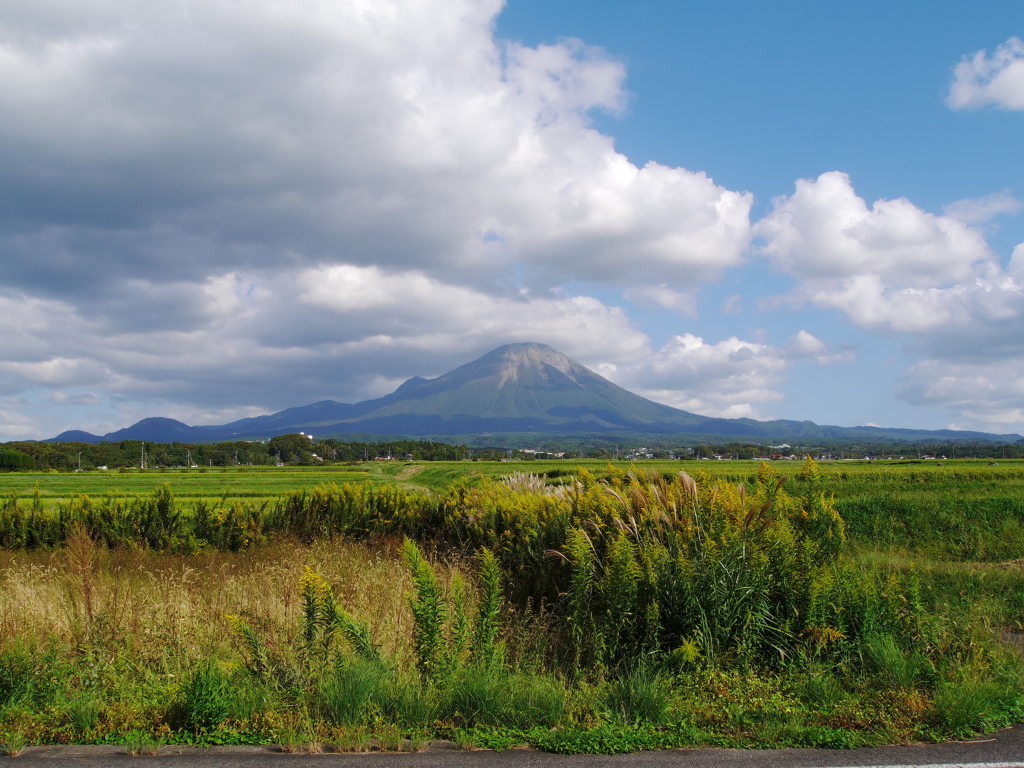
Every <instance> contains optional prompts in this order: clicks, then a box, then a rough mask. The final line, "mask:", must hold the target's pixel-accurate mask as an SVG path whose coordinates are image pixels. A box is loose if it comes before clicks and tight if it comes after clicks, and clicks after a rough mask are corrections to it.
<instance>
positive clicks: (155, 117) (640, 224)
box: [0, 0, 751, 296]
mask: <svg viewBox="0 0 1024 768" xmlns="http://www.w3.org/2000/svg"><path fill="white" fill-rule="evenodd" d="M40 5H41V10H37V9H36V8H35V4H25V3H17V4H16V5H15V7H14V8H13V9H12V8H8V9H7V11H6V12H5V13H4V14H3V16H2V17H0V109H2V110H3V113H4V115H5V120H4V123H3V126H0V142H2V144H3V146H4V147H5V148H6V150H7V151H5V152H4V153H3V155H2V156H0V157H2V158H3V160H0V179H2V181H0V185H2V186H4V187H6V188H7V190H8V192H10V191H12V190H15V189H16V190H17V194H16V195H15V194H8V195H6V197H7V198H9V199H11V200H15V201H16V203H15V204H14V205H12V206H9V207H8V209H7V210H6V211H5V214H4V219H5V222H6V223H5V225H4V226H3V228H2V229H0V235H3V234H6V240H7V242H6V243H5V244H6V245H7V246H8V247H7V248H6V251H7V252H9V253H11V254H12V258H10V259H8V260H5V265H4V268H3V277H5V278H6V280H7V281H9V282H10V283H14V284H16V285H19V286H26V287H29V286H31V287H33V288H34V289H35V290H39V291H47V292H49V293H50V294H51V295H63V296H67V295H70V294H72V293H77V292H80V291H83V290H85V288H86V287H87V288H88V289H89V290H94V291H95V290H102V287H103V286H104V285H107V284H109V283H110V282H111V281H112V280H113V279H115V276H117V277H119V278H125V277H129V278H136V279H154V278H156V277H159V278H160V279H162V280H174V279H185V280H197V279H204V278H206V277H209V276H210V275H212V274H216V273H218V272H220V271H226V270H231V269H236V268H241V267H247V268H252V267H254V266H259V267H263V268H267V267H273V266H274V265H309V264H316V263H321V262H331V263H352V264H361V265H368V264H374V265H383V266H389V267H391V268H396V269H408V268H421V269H425V268H428V267H429V269H430V270H432V272H433V273H434V274H435V275H437V276H443V277H444V278H445V279H446V280H449V281H458V282H462V283H464V284H468V283H471V282H474V283H476V284H478V285H482V284H485V283H486V282H488V281H491V280H493V279H494V277H495V273H496V272H498V273H500V272H501V271H502V270H510V269H512V268H513V267H516V268H517V275H519V277H520V279H523V278H522V275H523V271H522V269H521V268H519V267H520V266H521V265H522V264H524V263H525V264H527V265H530V266H531V267H532V268H533V269H532V271H530V272H529V278H530V279H534V280H536V281H537V282H538V284H539V283H544V284H545V285H546V286H550V285H553V284H557V283H559V282H561V281H564V280H567V279H577V278H578V277H579V275H580V273H581V272H586V274H587V277H588V278H589V279H592V280H593V279H596V280H609V281H615V280H620V279H622V278H623V277H624V276H626V275H634V274H637V273H639V272H641V271H644V270H650V269H657V270H658V271H659V272H660V273H661V274H663V275H665V276H666V277H673V278H675V279H689V280H694V279H696V280H704V279H709V278H713V277H714V276H716V275H718V274H719V273H720V272H721V270H722V269H723V268H726V267H728V266H730V265H734V264H737V263H739V259H740V254H741V252H742V250H743V248H744V247H745V245H746V242H747V238H748V234H749V233H748V212H749V208H750V204H751V199H750V197H749V195H743V194H739V193H735V192H731V191H729V190H726V189H724V188H722V187H719V186H716V185H715V184H714V183H713V182H712V181H711V180H710V179H708V178H707V177H706V176H705V175H704V174H702V173H694V172H690V171H687V170H684V169H680V168H667V167H664V166H660V165H657V164H654V163H651V164H648V165H647V166H645V167H643V168H638V167H636V166H634V165H633V164H632V163H630V162H629V161H628V159H626V158H625V157H624V156H623V155H621V154H618V153H617V152H616V151H615V149H614V146H613V143H612V141H611V139H610V138H609V137H607V136H603V135H601V134H599V133H597V132H596V131H594V130H592V129H591V128H590V127H589V118H588V114H589V112H590V111H591V110H594V109H605V110H618V109H621V107H622V104H623V101H624V91H623V88H622V83H623V79H624V76H625V72H624V69H623V67H622V66H621V64H619V63H618V62H616V61H614V60H611V59H610V58H609V57H607V56H606V55H605V54H604V53H603V52H602V51H600V50H599V49H595V48H591V47H587V46H585V45H583V44H582V43H580V42H578V41H567V42H564V43H560V44H557V45H546V46H540V47H538V48H527V47H523V46H520V45H512V44H508V45H503V44H501V43H500V42H499V41H496V40H495V39H494V38H493V36H492V24H493V19H494V17H495V15H496V14H497V13H498V11H499V10H500V7H501V3H500V2H497V1H496V0H486V1H481V0H455V1H454V2H451V1H450V0H446V1H445V2H440V0H435V1H434V2H411V0H391V1H390V2H387V1H382V2H380V3H374V4H373V5H372V7H371V6H369V5H367V4H362V3H349V4H338V3H334V2H328V1H327V0H316V1H315V2H311V3H304V4H302V6H301V7H299V6H294V7H292V6H287V5H281V4H280V3H274V2H271V1H270V0H255V1H254V2H252V3H248V4H246V6H245V9H244V11H243V10H242V9H241V8H239V7H238V6H237V4H235V3H232V2H229V0H210V1H209V2H203V3H194V2H177V0H175V1H174V2H170V0H157V2H154V3H146V4H136V3H115V2H113V0H110V2H109V5H108V4H104V6H105V10H109V9H110V8H116V11H114V12H110V13H104V12H100V13H97V14H96V16H95V17H87V15H84V14H81V13H78V12H76V11H75V6H77V4H75V3H71V2H67V3H63V2H60V1H59V0H52V1H51V2H47V3H42V4H40ZM65 10H66V11H67V15H66V17H65V16H63V11H65ZM58 17H60V18H61V21H59V22H58V21H56V19H57V18H58ZM55 274H60V275H62V276H63V278H62V279H54V275H55Z"/></svg>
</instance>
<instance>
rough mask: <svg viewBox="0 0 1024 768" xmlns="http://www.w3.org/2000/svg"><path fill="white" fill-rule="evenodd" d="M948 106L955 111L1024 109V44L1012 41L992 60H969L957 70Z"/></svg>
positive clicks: (980, 56) (977, 57)
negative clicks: (983, 108)
mask: <svg viewBox="0 0 1024 768" xmlns="http://www.w3.org/2000/svg"><path fill="white" fill-rule="evenodd" d="M946 103H947V104H948V105H949V106H950V107H951V108H953V109H981V108H982V107H988V106H995V107H999V108H1001V109H1012V110H1022V109H1024V41H1022V40H1021V39H1020V38H1019V37H1011V38H1010V39H1009V40H1007V41H1006V42H1005V43H1003V44H1002V45H1000V46H998V47H997V48H996V49H995V51H994V52H993V54H992V55H991V56H989V55H988V52H987V51H978V52H977V53H975V54H974V56H972V57H971V58H968V57H966V56H965V57H964V58H963V59H962V60H961V61H960V63H959V64H957V65H956V68H955V69H954V70H953V83H952V85H950V88H949V96H948V97H947V98H946Z"/></svg>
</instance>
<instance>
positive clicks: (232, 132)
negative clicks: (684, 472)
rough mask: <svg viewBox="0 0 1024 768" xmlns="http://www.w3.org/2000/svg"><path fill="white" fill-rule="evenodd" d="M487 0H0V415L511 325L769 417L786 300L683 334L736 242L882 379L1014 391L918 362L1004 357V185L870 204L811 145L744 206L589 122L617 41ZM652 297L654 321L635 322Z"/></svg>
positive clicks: (291, 374) (993, 62)
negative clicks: (995, 245)
mask: <svg viewBox="0 0 1024 768" xmlns="http://www.w3.org/2000/svg"><path fill="white" fill-rule="evenodd" d="M502 5H503V4H502V2H501V0H374V1H373V2H369V1H367V0H353V1H352V2H345V3H337V2H334V1H333V0H310V1H309V2H305V3H302V4H301V5H294V4H291V5H290V4H287V3H280V2H276V0H246V2H244V3H238V2H236V1H235V0H204V2H196V1H195V0H152V1H151V2H146V3H138V2H129V0H100V1H99V2H94V3H88V4H84V5H83V4H82V3H80V2H77V1H76V0H8V2H6V3H4V6H3V9H2V10H0V115H2V117H0V199H3V201H4V205H3V206H0V249H2V253H3V254H4V258H3V259H0V316H2V317H3V319H4V321H5V327H6V329H7V330H8V333H6V334H3V335H0V439H15V438H23V437H46V436H50V435H52V434H56V433H57V432H59V431H61V430H63V429H65V428H69V427H75V428H86V429H90V430H92V431H96V432H105V431H109V430H111V429H115V428H119V427H122V426H125V425H126V424H127V423H131V422H132V421H134V420H136V419H137V418H141V417H142V416H148V415H166V416H172V417H175V418H180V419H182V420H184V421H187V422H189V423H193V424H196V423H218V422H223V421H227V420H229V419H232V418H237V417H240V416H249V415H254V414H256V413H262V412H269V411H272V410H277V409H280V408H284V407H288V406H294V405H298V404H302V403H307V402H312V401H314V400H318V399H324V398H333V399H338V400H346V401H355V400H358V399H363V398H367V397H374V396H379V395H381V394H384V393H385V392H387V391H390V390H391V389H393V388H394V387H395V386H396V385H397V384H399V383H400V382H401V381H403V380H404V379H406V378H408V377H409V376H412V375H421V376H433V375H438V374H441V373H443V372H445V371H447V370H450V369H452V368H454V367H455V366H457V365H459V364H461V363H464V362H466V361H467V360H469V359H472V358H473V357H475V356H477V355H479V354H482V353H484V352H486V351H487V350H489V349H491V348H493V347H495V346H497V345H499V344H503V343H507V342H513V341H526V340H530V341H540V342H546V343H549V344H551V345H553V346H555V347H556V348H558V349H561V350H563V351H564V352H566V353H567V354H569V355H571V356H573V357H575V358H577V359H579V360H580V361H581V362H583V363H584V364H587V365H590V366H591V367H594V368H595V369H597V370H599V371H601V372H602V373H605V374H606V375H608V376H609V377H610V378H612V379H613V380H615V381H617V382H618V383H620V384H623V385H624V386H628V387H630V388H633V389H634V390H636V391H639V392H641V393H642V394H646V395H647V396H649V397H652V398H654V399H657V400H661V401H663V402H667V403H670V404H673V405H677V406H679V407H683V408H687V409H689V410H694V411H697V412H700V413H707V414H711V415H723V416H754V417H769V416H772V415H773V413H772V408H773V407H774V406H775V405H777V404H778V403H780V402H781V400H782V398H783V397H784V395H783V392H784V389H785V382H786V378H787V376H788V375H789V372H790V371H791V369H792V366H794V365H796V364H800V363H808V362H809V363H811V364H832V363H837V362H839V363H841V362H848V361H849V359H850V357H849V354H848V353H846V352H843V351H841V349H840V351H836V349H833V348H832V347H830V346H829V345H827V344H825V343H824V342H823V341H821V340H819V339H818V338H817V336H815V335H813V334H812V331H813V332H814V333H817V331H816V329H814V328H809V330H803V331H800V332H799V333H797V334H796V335H795V336H792V337H791V338H790V339H788V340H777V342H776V343H774V344H773V343H768V342H766V341H758V342H753V341H746V340H744V339H742V338H741V335H742V334H735V333H733V332H731V331H730V332H726V331H724V330H723V331H722V333H721V334H719V335H718V337H716V338H712V337H711V335H710V334H708V333H707V332H704V333H703V335H702V336H701V335H697V334H695V333H692V332H690V330H688V329H687V323H689V322H691V321H693V320H695V319H698V318H699V317H700V316H701V312H700V309H701V307H700V302H701V296H702V294H701V291H702V289H703V288H704V287H706V286H708V285H709V284H711V283H714V282H716V281H720V280H722V279H723V278H724V277H726V276H728V275H736V274H742V272H743V270H744V268H745V266H746V265H747V264H748V263H749V259H750V257H751V249H750V244H751V239H752V237H756V238H757V242H758V248H757V253H758V254H760V256H761V257H762V258H764V259H767V260H768V261H769V262H770V263H771V264H772V265H773V266H774V267H775V268H776V269H777V270H778V271H780V272H782V273H784V274H786V275H789V276H790V278H791V279H792V281H793V285H794V288H793V291H792V293H791V295H790V296H789V297H788V298H787V301H789V302H791V303H801V304H804V305H806V306H812V307H815V308H818V309H819V310H822V311H826V312H838V313H840V314H841V315H842V316H844V317H846V318H848V319H849V321H850V322H851V323H853V324H854V325H856V326H858V327H860V328H862V329H865V330H867V331H869V332H872V333H879V334H883V335H889V336H896V337H899V338H901V339H904V340H905V341H906V343H907V345H908V348H910V349H912V350H913V351H914V353H915V354H916V355H917V356H918V359H919V360H920V361H921V362H920V364H919V365H917V366H916V367H914V368H911V369H909V370H908V372H907V379H906V383H905V387H904V389H903V390H901V392H902V393H903V394H902V397H904V398H905V401H906V402H908V403H916V404H925V405H934V404H938V403H941V404H946V405H948V406H949V407H950V408H952V409H954V410H956V411H957V413H958V414H960V416H962V420H963V421H965V422H967V421H971V420H974V421H975V422H978V423H981V422H984V423H989V422H990V421H992V420H996V421H998V420H999V419H1003V420H1004V422H1005V423H1011V422H1012V417H1013V414H1014V413H1017V411H1015V410H1014V409H1019V408H1021V407H1024V406H1022V403H1021V402H1019V401H1016V400H1014V398H1015V397H1016V394H1014V392H1015V391H1014V390H1013V389H1012V388H1009V389H1006V388H1003V389H1000V388H999V387H998V386H997V387H996V389H997V390H998V392H997V393H996V394H992V395H985V396H984V397H983V396H982V394H984V391H988V392H993V391H994V390H984V388H976V391H978V392H979V393H982V394H979V395H978V397H979V398H980V399H979V400H978V401H977V402H972V404H969V405H968V404H964V403H961V402H960V401H959V400H956V399H955V398H953V397H952V396H949V395H943V394H942V392H945V391H947V390H939V389H936V388H934V387H931V388H929V387H924V385H922V384H920V382H922V381H925V379H927V378H928V377H934V375H936V371H939V370H940V369H941V371H942V372H943V376H945V377H946V378H948V379H950V380H956V381H959V380H967V379H970V380H971V381H976V380H977V381H980V380H981V378H984V377H986V376H987V377H989V378H988V379H986V380H991V381H996V380H997V378H998V375H1005V374H1007V371H1005V370H1002V369H997V368H991V367H989V366H993V365H1003V364H1004V363H1000V362H999V361H1000V360H1005V359H1006V358H1007V356H1011V357H1012V356H1014V355H1019V356H1022V357H1024V354H1022V353H1024V349H1022V342H1021V341H1020V339H1021V338H1024V333H1022V330H1024V328H1022V327H1021V322H1022V321H1021V317H1022V310H1024V306H1022V300H1021V286H1022V285H1024V255H1022V252H1021V250H1020V249H1019V248H1018V251H1017V252H1016V253H1015V255H1014V256H1013V259H1012V260H1011V261H1010V262H1008V263H1007V264H1002V263H1001V262H1000V260H999V258H998V257H997V256H996V255H995V254H993V253H992V252H991V251H990V249H989V247H988V245H987V244H986V241H985V236H984V233H983V231H982V230H981V229H980V228H979V227H980V226H981V225H983V224H984V223H985V222H987V221H989V220H990V219H991V218H992V217H993V216H996V215H1011V214H1013V213H1016V212H1018V211H1019V210H1020V207H1021V206H1020V202H1019V201H1017V200H1016V198H1014V197H1013V196H1012V195H1011V194H1010V193H995V194H993V195H992V196H989V197H987V198H982V199H980V200H972V201H959V202H954V203H951V204H950V206H949V207H948V208H947V210H946V211H945V213H944V214H942V215H937V214H932V213H928V212H926V211H924V210H922V209H920V208H918V207H917V206H915V205H914V204H913V203H911V202H910V201H908V200H904V199H897V200H888V201H887V200H881V201H878V202H876V203H874V204H873V205H871V206H868V205H867V203H866V202H865V201H864V200H863V199H861V198H860V197H858V196H857V194H856V193H855V191H854V189H853V186H852V183H851V181H850V179H849V178H848V177H847V176H846V175H845V174H843V173H840V172H835V171H833V172H829V173H825V174H823V175H821V176H819V177H818V178H817V179H813V180H801V181H799V182H798V183H797V187H796V191H795V192H794V193H793V194H792V195H789V196H786V197H780V198H778V199H777V200H775V202H774V204H773V208H772V210H771V211H770V212H769V213H768V215H767V216H766V217H765V218H764V219H762V220H761V221H759V222H756V223H755V224H753V225H752V224H751V220H750V212H751V209H752V205H753V203H754V200H753V196H752V195H750V194H749V193H747V192H743V191H736V190H730V189H727V188H725V187H723V186H722V185H720V184H717V183H716V182H715V181H714V180H713V179H712V178H710V177H709V176H708V175H707V174H706V173H704V172H702V171H700V170H691V169H686V168H680V167H669V166H667V165H663V164H659V163H656V162H650V163H647V164H645V165H637V164H635V163H633V162H631V161H630V159H629V158H627V157H626V156H625V155H623V154H622V153H621V152H619V151H617V149H616V147H615V144H614V141H613V139H612V138H611V137H610V136H608V135H605V134H602V133H601V132H599V131H597V130H596V129H595V128H594V127H593V124H592V116H593V115H594V114H595V112H597V111H603V112H609V113H613V114H616V113H622V112H623V111H624V110H625V109H626V105H627V102H628V93H627V91H626V87H625V78H626V71H625V68H624V66H623V65H622V63H621V62H620V61H618V60H616V59H615V58H614V57H613V56H611V55H609V54H608V53H607V52H605V51H603V50H601V49H599V48H595V47H592V46H588V45H586V44H585V43H584V42H582V41H579V40H573V39H569V40H562V41H559V42H556V43H550V44H544V45H539V46H536V47H528V46H524V45H521V44H517V43H512V42H509V41H503V40H500V39H498V38H496V36H495V31H494V30H495V20H496V18H497V16H498V14H499V13H500V12H501V9H502ZM1022 56H1024V53H1022V49H1021V43H1020V41H1019V40H1017V39H1016V38H1012V39H1011V40H1009V41H1008V42H1007V43H1005V44H1004V45H1003V46H1000V47H999V48H998V49H997V50H996V51H995V53H994V54H993V55H992V56H991V57H989V56H988V55H987V54H986V53H985V52H984V51H982V52H980V53H978V54H977V55H975V56H974V57H973V58H971V59H965V60H964V61H963V62H961V64H960V65H959V66H958V67H957V70H956V79H955V81H954V84H953V86H952V88H951V91H950V97H949V103H950V105H951V106H953V107H954V108H957V109H975V108H978V107H981V106H986V105H996V106H1000V107H1003V108H1006V109H1021V108H1024V106H1022V105H1024V100H1022V99H1024V92H1022V91H1021V88H1020V87H1018V86H1020V84H1021V82H1022V81H1021V72H1022V70H1021V66H1022V61H1024V58H1022ZM1018 97H1020V99H1018ZM759 290H760V287H759V286H754V287H751V286H750V285H746V286H744V287H743V289H742V290H741V292H740V293H735V294H734V295H732V296H730V297H729V298H728V299H726V300H725V302H724V304H723V305H722V308H721V315H722V316H725V315H729V316H742V314H743V312H744V308H746V307H752V306H754V305H755V304H756V297H757V294H758V292H759ZM751 299H754V300H751ZM663 311H664V312H665V314H666V315H669V316H671V317H672V318H673V320H672V321H671V323H672V324H671V326H670V330H669V331H668V332H661V333H659V334H657V335H658V336H659V337H660V338H661V339H668V340H667V342H664V343H662V342H658V343H654V342H653V341H652V336H654V335H655V334H650V335H649V329H648V328H645V327H642V326H641V325H640V323H639V322H638V320H637V317H638V316H641V315H642V314H643V313H644V312H649V313H657V312H663ZM759 325H760V323H759ZM661 330H663V329H661ZM819 335H820V334H819ZM705 338H706V339H707V340H705ZM979 377H981V378H979ZM958 418H959V417H958ZM1007 420H1009V421H1007ZM1022 426H1024V424H1022Z"/></svg>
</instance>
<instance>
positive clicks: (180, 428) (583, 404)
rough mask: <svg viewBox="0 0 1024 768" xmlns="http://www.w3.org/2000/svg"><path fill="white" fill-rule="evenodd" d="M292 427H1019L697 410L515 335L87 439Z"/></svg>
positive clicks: (769, 433) (722, 431)
mask: <svg viewBox="0 0 1024 768" xmlns="http://www.w3.org/2000/svg"><path fill="white" fill-rule="evenodd" d="M299 431H302V432H307V433H313V434H315V435H324V434H345V433H357V432H359V433H367V434H381V435H410V436H427V435H430V436H444V435H474V434H476V435H482V434H488V433H491V434H493V433H499V432H534V433H543V434H565V435H569V434H581V433H584V434H608V435H612V434H616V433H623V434H625V433H645V434H661V435H671V434H691V435H702V436H708V437H720V438H727V439H748V440H785V439H799V438H804V439H814V438H818V439H825V440H854V439H858V440H864V439H869V440H879V439H881V440H885V439H903V440H927V439H932V440H938V439H950V438H952V439H961V440H963V439H981V440H984V439H988V440H1001V441H1007V442H1008V441H1013V440H1017V439H1020V436H1019V435H990V434H986V433H982V432H953V431H950V430H941V431H938V432H929V431H928V430H892V429H883V428H879V427H854V428H845V427H834V426H819V425H818V424H815V423H814V422H810V421H755V420H753V419H717V418H710V417H707V416H699V415H697V414H693V413H689V412H687V411H682V410H679V409H677V408H671V407H669V406H667V405H661V404H659V403H655V402H652V401H651V400H647V399H646V398H643V397H640V396H639V395H635V394H633V393H632V392H629V391H628V390H625V389H623V388H622V387H620V386H618V385H616V384H613V383H612V382H610V381H608V380H607V379H605V378H604V377H602V376H599V375H598V374H596V373H594V372H593V371H591V370H589V369H588V368H585V367H584V366H582V365H581V364H580V363H578V362H576V361H575V360H573V359H572V358H569V357H567V356H566V355H563V354H562V353H561V352H558V351H557V350H555V349H552V348H551V347H549V346H547V345H546V344H536V343H524V344H508V345H506V346H503V347H499V348H498V349H495V350H493V351H491V352H489V353H487V354H486V355H484V356H483V357H481V358H479V359H478V360H474V361H473V362H470V363H466V364H465V365H463V366H460V367H459V368H456V369H455V370H454V371H451V372H449V373H446V374H444V375H442V376H439V377H437V378H436V379H422V378H419V377H418V376H417V377H413V378H411V379H409V380H408V381H406V382H405V383H404V384H402V385H401V386H400V387H399V388H398V389H396V390H395V391H394V392H392V393H391V394H389V395H385V396H384V397H381V398H377V399H375V400H366V401H363V402H361V403H355V404H347V403H339V402H335V401H334V400H322V401H320V402H318V403H313V404H311V405H306V406H300V407H297V408H289V409H287V410H284V411H280V412H279V413H275V414H271V415H268V416H257V417H255V418H247V419H241V420H239V421H235V422H232V423H230V424H224V425H219V426H202V427H189V426H188V425H186V424H182V423H181V422H179V421H174V420H173V419H159V418H154V419H144V420H143V421H140V422H139V423H138V424H135V425H133V426H131V427H128V428H127V429H122V430H119V431H117V432H113V433H110V434H109V435H105V436H104V437H102V438H99V437H95V438H94V440H88V442H94V441H99V440H103V439H108V440H125V439H136V440H139V439H142V440H152V441H154V442H169V441H172V440H177V441H179V442H188V441H193V442H195V441H214V440H217V441H221V440H245V439H254V438H266V437H270V436H273V435H280V434H285V433H288V432H299ZM72 434H74V435H76V436H79V438H78V439H82V436H85V435H87V434H88V433H83V432H73V433H64V435H60V436H58V437H57V438H54V440H61V439H68V438H67V437H65V436H66V435H72ZM88 437H90V438H93V437H94V436H92V435H88Z"/></svg>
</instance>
